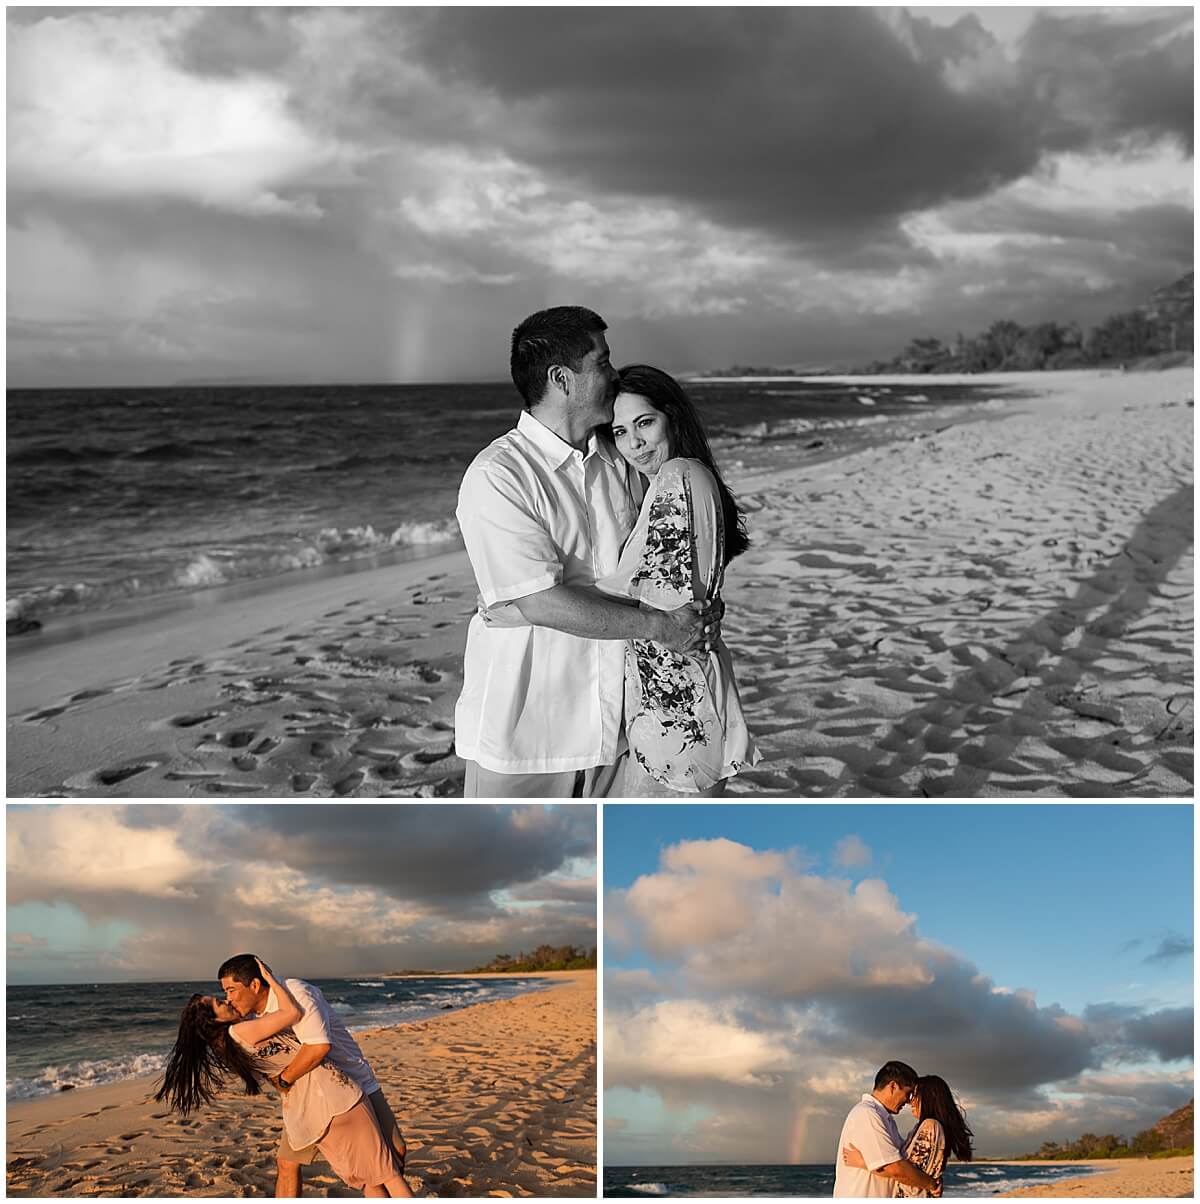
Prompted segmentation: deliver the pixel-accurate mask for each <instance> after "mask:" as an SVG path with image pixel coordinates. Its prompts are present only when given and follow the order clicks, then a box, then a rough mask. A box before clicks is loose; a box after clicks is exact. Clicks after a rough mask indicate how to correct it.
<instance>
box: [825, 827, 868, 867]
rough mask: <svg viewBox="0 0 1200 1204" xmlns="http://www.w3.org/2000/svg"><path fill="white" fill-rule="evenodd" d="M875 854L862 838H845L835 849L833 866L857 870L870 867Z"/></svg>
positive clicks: (853, 836)
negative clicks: (866, 866) (865, 866)
mask: <svg viewBox="0 0 1200 1204" xmlns="http://www.w3.org/2000/svg"><path fill="white" fill-rule="evenodd" d="M872 857H873V854H872V852H871V849H870V847H869V846H868V845H867V843H866V841H864V840H863V838H862V837H861V836H855V835H853V834H851V835H850V836H843V837H842V839H841V840H839V841H838V842H837V844H836V845H834V848H833V864H834V865H841V866H845V867H846V868H847V869H856V868H858V867H859V866H864V865H870V864H871V859H872Z"/></svg>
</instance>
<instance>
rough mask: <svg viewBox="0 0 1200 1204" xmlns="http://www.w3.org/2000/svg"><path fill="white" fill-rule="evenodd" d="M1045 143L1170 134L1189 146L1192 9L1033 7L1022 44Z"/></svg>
mask: <svg viewBox="0 0 1200 1204" xmlns="http://www.w3.org/2000/svg"><path fill="white" fill-rule="evenodd" d="M1021 67H1022V74H1023V77H1024V82H1025V83H1026V85H1027V86H1028V87H1029V89H1031V91H1032V92H1033V93H1034V94H1035V95H1036V96H1038V97H1039V98H1040V99H1041V100H1042V101H1043V102H1044V109H1043V112H1044V114H1045V117H1044V131H1045V139H1046V145H1047V146H1048V147H1050V148H1052V149H1055V150H1089V149H1093V148H1097V147H1113V146H1120V145H1122V144H1124V143H1126V142H1128V141H1131V140H1132V141H1135V142H1136V141H1151V140H1154V139H1156V138H1173V139H1175V140H1176V141H1178V142H1179V144H1180V145H1181V146H1183V147H1184V148H1185V149H1186V150H1187V151H1188V153H1189V154H1190V153H1191V152H1192V148H1193V99H1192V81H1193V33H1192V15H1191V10H1190V9H1185V8H1177V9H1169V10H1163V9H1159V10H1145V11H1143V12H1140V13H1130V12H1126V13H1123V14H1120V15H1117V16H1113V15H1109V14H1098V13H1072V14H1070V15H1065V14H1061V13H1038V14H1037V16H1036V17H1035V19H1034V22H1033V25H1032V26H1031V27H1030V29H1029V30H1028V32H1027V33H1026V34H1025V36H1024V39H1023V40H1022V45H1021Z"/></svg>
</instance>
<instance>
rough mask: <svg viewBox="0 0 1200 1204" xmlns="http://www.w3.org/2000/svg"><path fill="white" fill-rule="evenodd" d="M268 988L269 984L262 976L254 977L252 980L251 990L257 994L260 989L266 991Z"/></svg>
mask: <svg viewBox="0 0 1200 1204" xmlns="http://www.w3.org/2000/svg"><path fill="white" fill-rule="evenodd" d="M266 989H267V984H266V983H265V982H263V980H262V979H261V978H252V979H251V980H250V990H252V991H253V992H254V993H255V995H257V994H258V993H259V991H265V990H266Z"/></svg>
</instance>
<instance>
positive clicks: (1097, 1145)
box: [1019, 1129, 1192, 1162]
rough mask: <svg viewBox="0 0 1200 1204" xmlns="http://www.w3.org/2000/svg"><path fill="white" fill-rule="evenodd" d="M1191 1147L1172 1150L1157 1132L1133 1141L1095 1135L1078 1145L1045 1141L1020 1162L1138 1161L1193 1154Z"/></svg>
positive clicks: (1145, 1133) (1144, 1132)
mask: <svg viewBox="0 0 1200 1204" xmlns="http://www.w3.org/2000/svg"><path fill="white" fill-rule="evenodd" d="M1191 1152H1192V1147H1191V1146H1190V1145H1188V1146H1182V1147H1181V1146H1174V1147H1172V1146H1169V1145H1168V1144H1167V1140H1166V1138H1165V1137H1164V1136H1163V1135H1162V1133H1160V1132H1159V1131H1158V1130H1157V1129H1143V1130H1142V1132H1140V1133H1139V1134H1138V1135H1137V1136H1136V1137H1134V1139H1133V1140H1132V1141H1126V1139H1125V1138H1124V1137H1118V1136H1115V1135H1114V1134H1112V1133H1106V1134H1105V1135H1104V1136H1103V1137H1097V1136H1096V1134H1095V1133H1084V1134H1083V1136H1082V1137H1080V1138H1079V1139H1078V1140H1077V1141H1068V1142H1067V1143H1066V1144H1065V1145H1059V1144H1058V1142H1056V1141H1044V1142H1043V1143H1042V1145H1041V1148H1040V1149H1039V1150H1038V1152H1037V1153H1036V1154H1022V1155H1021V1156H1020V1159H1019V1161H1022V1162H1025V1161H1030V1162H1033V1161H1039V1160H1042V1159H1045V1160H1047V1161H1054V1162H1057V1161H1060V1160H1068V1159H1076V1158H1086V1159H1090V1158H1137V1157H1144V1156H1147V1155H1149V1156H1151V1157H1153V1156H1154V1155H1158V1156H1160V1157H1163V1156H1165V1155H1167V1154H1180V1155H1182V1154H1190V1153H1191Z"/></svg>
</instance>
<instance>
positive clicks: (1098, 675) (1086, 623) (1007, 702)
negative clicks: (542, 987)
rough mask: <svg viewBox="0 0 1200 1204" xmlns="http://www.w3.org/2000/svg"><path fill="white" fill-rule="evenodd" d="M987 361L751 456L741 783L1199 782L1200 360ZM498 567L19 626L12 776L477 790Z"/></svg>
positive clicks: (731, 606)
mask: <svg viewBox="0 0 1200 1204" xmlns="http://www.w3.org/2000/svg"><path fill="white" fill-rule="evenodd" d="M869 379H870V380H871V381H872V382H873V383H876V384H885V383H887V381H888V380H890V379H892V378H869ZM899 379H902V378H897V380H899ZM939 379H940V378H939ZM968 379H969V380H970V383H972V384H974V385H977V386H980V385H986V386H989V387H990V388H993V389H994V391H995V397H994V399H993V400H992V401H991V402H989V403H987V404H986V405H985V406H983V407H982V411H981V412H976V413H975V414H974V415H973V417H974V418H975V420H974V421H964V420H958V421H953V422H951V421H949V420H947V423H946V424H945V425H943V426H940V427H937V426H931V427H928V428H927V429H922V430H919V431H916V432H915V433H912V432H909V433H907V434H906V436H905V437H904V439H903V441H900V442H894V443H892V444H890V445H887V446H876V447H872V448H869V449H867V450H865V451H861V452H858V453H856V454H853V455H850V456H846V457H844V458H841V459H836V460H831V461H827V462H823V463H819V464H813V463H805V464H797V466H795V467H790V468H786V469H783V470H779V471H773V472H770V473H759V474H757V475H745V474H743V476H742V477H741V478H738V477H737V476H736V475H735V476H734V477H733V484H734V487H735V489H736V490H737V492H738V495H739V497H740V499H741V500H742V501H743V502H744V504H745V506H746V509H747V511H748V518H749V524H750V528H751V534H752V538H753V540H754V546H753V547H752V548H751V550H750V551H749V552H748V553H747V554H746V555H744V556H743V557H741V558H739V559H738V560H736V561H735V562H734V563H733V564H732V565H731V566H730V568H729V572H728V576H727V583H726V588H725V601H726V605H727V613H726V618H725V624H724V628H725V635H726V641H727V643H728V644H729V646H730V649H731V651H732V654H733V659H734V665H735V668H736V670H737V672H738V677H739V682H740V684H741V689H742V696H743V700H744V702H745V704H746V713H747V718H748V721H749V723H750V726H751V730H752V731H753V732H754V733H755V734H756V736H757V738H758V740H759V744H760V747H761V749H762V751H763V754H764V759H763V761H762V762H761V763H760V764H759V765H758V766H756V767H755V768H754V769H752V770H750V771H747V772H745V773H743V774H742V775H741V776H740V777H739V778H737V779H735V781H734V783H733V784H732V787H731V790H730V793H731V794H734V795H782V796H788V797H836V798H847V797H849V798H863V797H880V796H894V797H978V796H990V797H1093V796H1099V797H1163V796H1186V795H1190V794H1191V792H1192V746H1193V717H1192V716H1193V711H1192V705H1193V699H1192V609H1193V599H1194V591H1193V554H1192V523H1193V517H1192V507H1193V502H1192V430H1193V410H1192V408H1191V406H1190V401H1191V397H1192V371H1191V369H1190V368H1185V369H1172V370H1170V371H1167V372H1162V373H1145V374H1135V373H1130V374H1112V373H1102V372H1095V371H1093V372H1072V373H1061V374H1052V373H1046V374H1038V373H1032V374H1016V375H1012V376H1006V377H1003V378H995V379H994V380H990V379H989V378H981V377H973V378H968ZM920 380H921V378H909V379H908V381H907V382H906V383H907V384H909V385H912V386H913V387H916V388H919V386H920ZM893 383H895V382H893ZM1033 394H1036V396H1034V395H1033ZM981 418H982V419H986V420H979V419H981ZM798 454H799V453H798ZM475 592H476V591H475V586H474V582H473V580H472V578H471V575H470V568H469V565H468V564H467V562H466V558H465V554H464V553H461V552H458V553H450V554H447V555H444V556H439V557H436V558H433V559H431V560H425V561H416V562H412V563H407V564H401V565H395V566H391V567H388V568H381V569H372V570H369V571H366V572H362V573H355V574H350V575H347V576H343V577H337V578H334V579H331V580H322V581H317V582H312V583H308V582H299V583H296V584H293V585H289V586H288V587H286V588H281V589H280V590H277V591H274V592H271V593H261V594H258V595H255V596H254V597H252V598H247V599H244V600H240V601H238V602H236V603H231V604H230V605H229V606H228V607H225V606H220V607H212V608H210V609H207V610H197V611H195V612H194V613H190V614H188V615H184V616H180V615H174V616H170V617H167V618H162V619H158V620H152V621H149V622H148V623H147V624H145V625H144V628H140V629H136V630H130V629H118V630H114V631H106V632H101V633H99V634H97V635H95V636H94V637H88V638H86V639H82V640H77V641H72V642H70V643H63V644H57V645H54V644H51V645H48V646H46V647H45V648H38V646H37V645H36V644H24V645H17V647H16V651H15V654H13V655H10V663H9V698H8V714H9V718H8V785H9V794H10V795H11V796H14V797H38V796H41V797H49V796H56V797H57V796H76V797H85V796H86V797H122V796H124V797H128V796H140V797H147V796H150V797H157V798H172V797H214V796H226V797H247V798H278V797H292V796H301V797H321V798H330V797H334V798H336V797H347V798H352V797H358V798H374V797H393V798H396V797H454V796H456V795H459V794H461V790H462V780H463V766H462V762H461V761H460V760H459V759H458V758H457V757H456V756H455V755H454V751H453V711H454V702H455V699H456V698H457V696H458V692H459V689H460V686H461V673H462V649H463V644H464V641H465V636H466V623H467V620H468V619H469V617H470V615H471V614H472V612H473V609H474V602H475ZM19 638H20V639H26V638H27V637H19ZM14 644H15V641H10V648H12V647H13V646H14Z"/></svg>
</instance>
